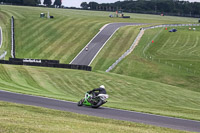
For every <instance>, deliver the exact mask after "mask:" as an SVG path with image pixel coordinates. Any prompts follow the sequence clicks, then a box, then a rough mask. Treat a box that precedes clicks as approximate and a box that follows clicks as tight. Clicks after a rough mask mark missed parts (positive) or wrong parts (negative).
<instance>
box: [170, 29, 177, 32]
mask: <svg viewBox="0 0 200 133" xmlns="http://www.w3.org/2000/svg"><path fill="white" fill-rule="evenodd" d="M169 32H177V30H176V29H171V30H169Z"/></svg>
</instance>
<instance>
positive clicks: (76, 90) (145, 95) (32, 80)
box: [0, 65, 200, 120]
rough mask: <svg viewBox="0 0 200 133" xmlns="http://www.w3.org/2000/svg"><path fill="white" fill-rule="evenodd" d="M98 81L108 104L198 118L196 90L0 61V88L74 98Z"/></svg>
mask: <svg viewBox="0 0 200 133" xmlns="http://www.w3.org/2000/svg"><path fill="white" fill-rule="evenodd" d="M101 84H104V85H105V86H106V88H107V92H108V94H109V95H110V98H109V102H108V103H106V106H108V107H114V108H121V109H126V110H135V111H141V112H148V113H154V114H161V115H168V116H175V117H182V118H188V119H197V120H200V105H199V102H200V96H199V92H195V91H190V90H187V89H183V88H179V87H175V86H170V85H166V84H162V83H158V82H153V81H148V80H142V79H138V78H134V77H129V76H123V75H118V74H112V73H105V72H85V71H77V70H67V69H54V68H45V67H44V68H41V67H28V66H13V65H0V89H1V90H8V91H14V92H19V93H25V94H32V95H40V96H46V97H51V98H57V99H63V100H70V101H75V102H77V101H79V100H80V99H81V98H82V97H84V93H85V92H86V91H88V90H90V89H92V88H95V87H98V86H99V85H101ZM191 112H192V113H191Z"/></svg>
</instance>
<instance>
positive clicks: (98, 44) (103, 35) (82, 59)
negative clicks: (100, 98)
mask: <svg viewBox="0 0 200 133" xmlns="http://www.w3.org/2000/svg"><path fill="white" fill-rule="evenodd" d="M127 25H144V24H141V23H111V24H108V25H106V26H105V27H104V28H103V29H102V30H100V32H99V33H97V35H96V36H95V37H94V38H93V39H92V40H91V41H90V42H89V43H88V44H87V46H86V47H87V49H88V50H87V51H86V47H85V48H83V49H82V51H81V52H80V53H79V54H78V55H77V56H76V57H75V58H74V59H73V60H72V61H71V63H70V64H76V65H86V66H89V65H90V64H91V62H92V61H93V59H94V58H95V57H96V55H97V54H98V53H99V51H100V50H101V49H102V48H103V46H104V45H105V44H106V42H107V41H108V40H109V39H110V37H112V35H113V34H114V33H115V31H117V29H119V28H120V27H122V26H127Z"/></svg>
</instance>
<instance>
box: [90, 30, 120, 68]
mask: <svg viewBox="0 0 200 133" xmlns="http://www.w3.org/2000/svg"><path fill="white" fill-rule="evenodd" d="M119 28H120V27H119ZM119 28H117V29H116V30H115V31H114V32H113V34H112V35H111V36H110V37H109V38H108V40H106V42H105V43H104V44H103V46H101V48H100V49H99V51H98V52H97V53H96V55H95V56H94V57H93V59H92V60H91V61H90V63H89V66H90V65H91V63H92V62H93V60H94V59H95V58H96V56H97V55H98V54H99V52H100V51H101V50H102V49H103V47H104V46H105V45H106V43H107V42H108V41H109V40H110V39H111V38H112V36H113V35H114V34H115V33H116V32H117V31H118V30H119Z"/></svg>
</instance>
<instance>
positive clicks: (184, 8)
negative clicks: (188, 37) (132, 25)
mask: <svg viewBox="0 0 200 133" xmlns="http://www.w3.org/2000/svg"><path fill="white" fill-rule="evenodd" d="M80 6H81V7H82V8H83V9H91V10H103V11H117V10H122V11H124V12H134V13H151V14H169V15H170V14H172V15H177V16H193V17H194V16H200V3H199V2H189V1H179V0H137V1H136V0H124V1H118V2H115V3H103V4H99V3H97V2H89V3H87V2H82V3H81V5H80Z"/></svg>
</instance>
